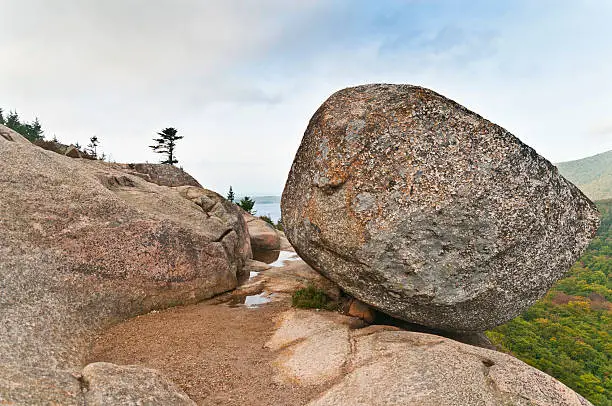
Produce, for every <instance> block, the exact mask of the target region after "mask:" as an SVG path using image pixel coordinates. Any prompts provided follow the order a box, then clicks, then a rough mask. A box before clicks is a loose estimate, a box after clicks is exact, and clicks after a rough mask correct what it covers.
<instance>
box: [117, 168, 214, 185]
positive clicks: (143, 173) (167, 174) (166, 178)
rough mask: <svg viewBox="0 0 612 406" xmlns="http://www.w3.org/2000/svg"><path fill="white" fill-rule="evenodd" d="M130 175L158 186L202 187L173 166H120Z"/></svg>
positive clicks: (191, 177) (188, 175)
mask: <svg viewBox="0 0 612 406" xmlns="http://www.w3.org/2000/svg"><path fill="white" fill-rule="evenodd" d="M122 166H123V167H124V168H125V169H126V170H127V171H128V172H130V173H133V174H134V175H136V176H140V177H141V178H143V179H144V180H146V181H148V182H153V183H155V184H156V185H160V186H172V187H176V186H196V187H202V185H200V183H199V182H198V181H197V180H195V178H194V177H193V176H191V175H190V174H188V173H187V172H185V171H184V170H182V169H180V168H177V167H176V166H174V165H160V164H122Z"/></svg>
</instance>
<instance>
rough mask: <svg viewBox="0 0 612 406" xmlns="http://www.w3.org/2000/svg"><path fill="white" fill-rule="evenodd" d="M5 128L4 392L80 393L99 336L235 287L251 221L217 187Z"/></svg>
mask: <svg viewBox="0 0 612 406" xmlns="http://www.w3.org/2000/svg"><path fill="white" fill-rule="evenodd" d="M0 134H1V135H2V136H1V137H0V196H1V198H0V241H1V242H2V243H1V244H0V291H1V295H0V309H1V311H0V403H7V404H20V405H21V404H36V405H38V404H62V405H71V404H74V405H77V404H78V405H80V404H83V401H84V393H83V391H82V382H81V381H80V380H79V379H78V378H79V377H80V375H81V368H82V364H81V363H82V362H83V359H84V358H83V357H84V354H85V352H86V351H87V348H88V343H89V340H90V338H91V336H92V335H93V334H94V333H95V332H96V331H99V330H100V329H102V328H104V327H106V326H108V325H110V324H112V323H115V322H117V321H120V320H123V319H125V318H128V317H132V316H135V315H138V314H142V313H146V312H148V311H150V310H152V309H159V308H164V307H168V306H172V305H177V304H182V303H193V302H196V301H199V300H202V299H205V298H209V297H212V296H214V295H217V294H219V293H222V292H225V291H228V290H231V289H233V288H234V287H235V286H236V284H237V279H238V278H240V277H241V276H242V275H243V273H244V269H243V267H244V264H245V262H246V261H247V260H248V258H250V257H251V248H250V241H249V237H248V232H247V228H246V224H245V222H244V219H243V218H242V215H241V213H240V212H239V211H238V209H237V208H236V206H235V205H233V204H231V203H229V202H228V201H226V200H225V199H223V198H222V197H221V196H219V195H218V194H216V193H214V192H211V191H208V190H205V189H202V188H199V187H194V186H180V187H167V186H159V185H157V184H155V183H151V182H148V181H145V180H144V179H142V178H141V177H139V176H135V175H134V174H133V173H131V172H130V170H128V169H126V168H125V167H123V166H122V165H119V164H108V163H105V162H101V161H95V160H81V159H71V158H68V157H65V156H62V155H59V154H56V153H54V152H51V151H46V150H43V149H41V148H38V147H36V146H34V145H32V144H31V143H29V142H28V141H27V140H25V139H23V137H21V136H20V135H19V134H17V133H15V132H13V131H11V130H9V129H7V128H6V127H3V126H0ZM143 373H144V372H143ZM162 403H163V402H162Z"/></svg>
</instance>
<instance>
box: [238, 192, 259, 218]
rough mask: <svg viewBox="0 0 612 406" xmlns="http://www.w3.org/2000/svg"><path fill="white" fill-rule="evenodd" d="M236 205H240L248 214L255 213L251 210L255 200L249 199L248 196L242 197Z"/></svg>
mask: <svg viewBox="0 0 612 406" xmlns="http://www.w3.org/2000/svg"><path fill="white" fill-rule="evenodd" d="M238 206H240V207H242V209H243V210H244V211H246V212H247V213H250V214H255V213H256V212H255V211H254V210H253V206H255V200H253V199H251V198H250V197H249V196H245V197H243V198H242V199H241V200H240V202H238Z"/></svg>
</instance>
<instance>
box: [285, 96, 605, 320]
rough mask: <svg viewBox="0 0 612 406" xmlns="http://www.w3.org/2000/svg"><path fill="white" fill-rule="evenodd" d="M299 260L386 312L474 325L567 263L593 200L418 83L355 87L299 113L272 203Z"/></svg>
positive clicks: (498, 315) (541, 286)
mask: <svg viewBox="0 0 612 406" xmlns="http://www.w3.org/2000/svg"><path fill="white" fill-rule="evenodd" d="M281 206H282V216H283V222H284V225H285V232H286V234H287V237H288V239H289V241H290V242H291V244H292V245H293V246H294V247H295V249H296V251H297V252H298V253H299V254H300V256H301V257H302V258H303V259H304V260H305V261H306V262H308V263H309V264H310V265H311V266H313V267H314V268H315V269H317V270H318V271H319V272H321V273H323V274H324V275H325V276H327V277H328V278H330V279H331V280H333V281H335V282H336V283H338V284H339V285H340V286H341V288H342V289H344V290H345V291H346V292H348V293H349V294H351V295H352V296H354V297H356V298H358V299H359V300H361V301H363V302H365V303H367V304H370V305H372V306H374V307H376V308H378V309H380V310H382V311H383V312H385V313H388V314H390V315H393V316H395V317H398V318H402V319H404V320H407V321H410V322H414V323H418V324H422V325H426V326H431V327H435V328H440V329H447V330H463V331H478V330H484V329H487V328H490V327H493V326H495V325H498V324H501V323H503V322H505V321H506V320H509V319H510V318H512V317H514V316H516V315H517V314H519V313H520V312H521V311H522V310H523V309H525V308H527V307H528V306H529V305H531V304H532V303H533V302H534V301H535V300H537V299H538V298H539V297H541V296H542V295H543V294H544V293H545V292H546V290H547V289H549V288H550V286H551V285H552V284H553V283H554V282H555V281H556V280H557V279H559V278H561V277H562V276H563V274H564V273H565V272H566V271H567V270H568V269H569V267H570V266H571V265H572V264H573V263H574V262H575V261H576V259H577V258H578V257H579V255H580V254H581V253H582V251H583V250H584V249H585V247H586V246H587V244H588V242H589V241H590V239H591V238H592V236H593V234H594V232H595V230H596V229H597V226H598V213H597V211H596V209H595V207H594V205H593V204H592V203H591V202H590V201H589V200H588V199H587V198H586V197H585V196H584V195H583V194H582V193H581V192H580V191H579V190H578V189H577V188H576V187H575V186H574V185H572V184H571V183H569V182H568V181H567V180H565V179H564V178H563V177H562V176H560V175H559V174H558V172H557V169H556V168H555V167H554V166H553V165H552V164H551V163H550V162H548V161H547V160H545V159H544V158H542V157H541V156H539V155H538V154H537V153H536V152H535V151H534V150H533V149H532V148H530V147H529V146H527V145H525V144H523V143H522V142H521V141H520V140H518V139H517V138H516V137H514V136H513V135H512V134H510V133H509V132H507V131H506V130H504V129H503V128H501V127H499V126H497V125H495V124H493V123H491V122H489V121H487V120H485V119H484V118H482V117H481V116H479V115H477V114H476V113H473V112H471V111H469V110H467V109H466V108H464V107H462V106H461V105H459V104H457V103H455V102H453V101H451V100H448V99H446V98H445V97H443V96H441V95H439V94H437V93H435V92H433V91H431V90H428V89H424V88H420V87H415V86H409V85H365V86H358V87H354V88H349V89H344V90H341V91H339V92H337V93H335V94H334V95H332V96H331V97H330V98H329V99H328V100H327V101H326V102H325V103H324V104H323V105H322V106H321V107H320V108H319V109H318V111H317V112H316V113H315V115H314V116H313V117H312V119H311V121H310V123H309V125H308V128H307V130H306V132H305V134H304V138H303V139H302V144H301V145H300V148H299V150H298V152H297V155H296V157H295V160H294V162H293V166H292V168H291V171H290V174H289V178H288V180H287V184H286V186H285V190H284V192H283V198H282V204H281Z"/></svg>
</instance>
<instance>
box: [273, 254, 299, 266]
mask: <svg viewBox="0 0 612 406" xmlns="http://www.w3.org/2000/svg"><path fill="white" fill-rule="evenodd" d="M299 259H300V257H299V256H298V254H296V253H295V252H293V251H280V252H279V255H278V259H277V260H276V261H274V262H272V263H270V264H269V265H270V266H273V267H275V268H278V267H281V266H284V265H285V261H298V260H299Z"/></svg>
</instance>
